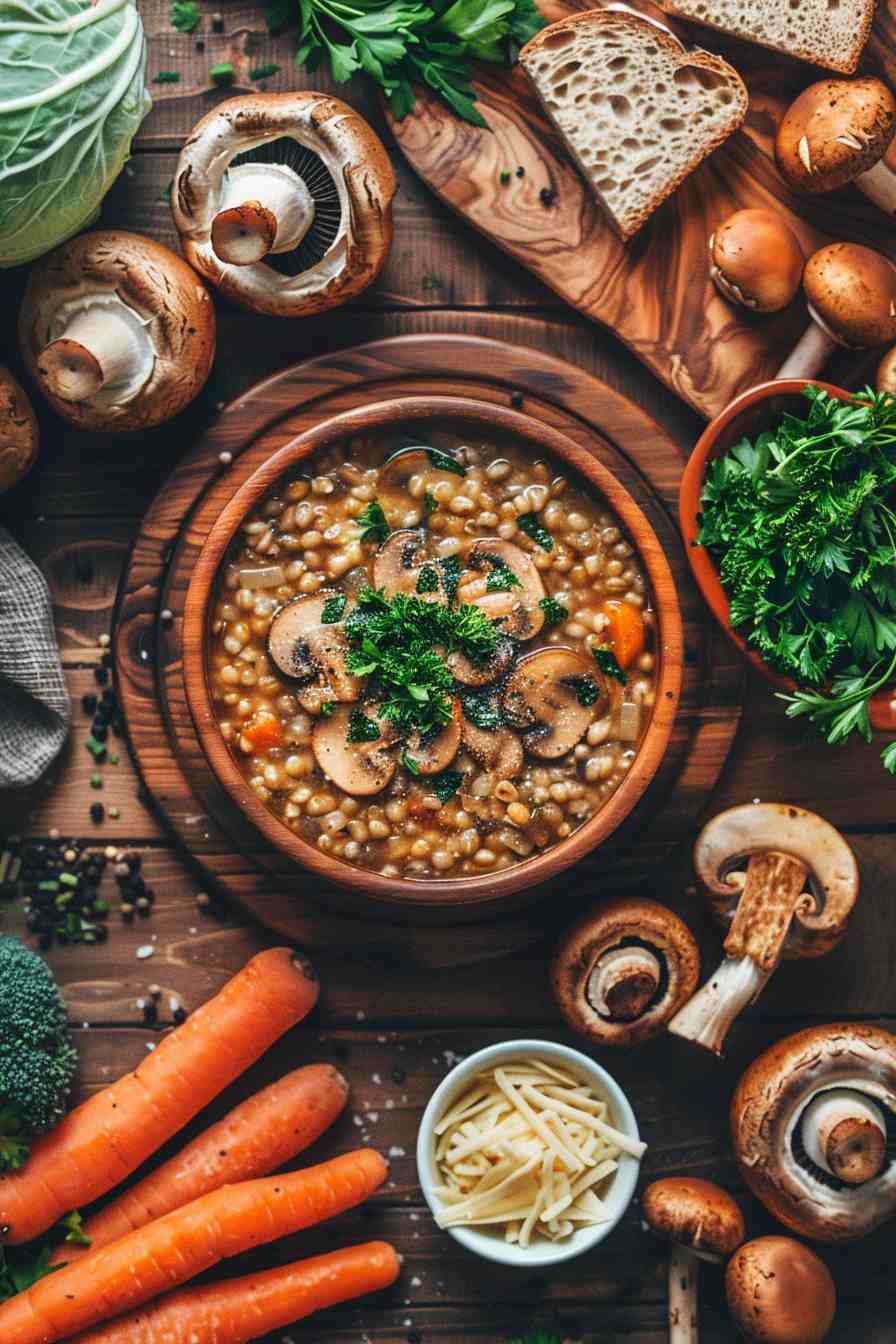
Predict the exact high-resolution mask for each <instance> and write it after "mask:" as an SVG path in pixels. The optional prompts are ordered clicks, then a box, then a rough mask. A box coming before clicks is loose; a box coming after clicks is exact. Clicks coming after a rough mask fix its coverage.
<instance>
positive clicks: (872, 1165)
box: [731, 1022, 896, 1242]
mask: <svg viewBox="0 0 896 1344" xmlns="http://www.w3.org/2000/svg"><path fill="white" fill-rule="evenodd" d="M894 1112H896V1036H892V1035H891V1034H890V1033H889V1032H886V1031H882V1030H881V1029H880V1028H879V1027H872V1026H867V1025H865V1024H864V1023H858V1022H843V1023H837V1024H834V1025H832V1026H823V1027H810V1028H809V1029H808V1030H806V1031H800V1032H797V1033H796V1034H795V1035H793V1036H788V1037H786V1038H785V1039H784V1040H782V1041H779V1042H778V1043H777V1044H776V1045H773V1046H772V1047H771V1049H769V1050H767V1051H766V1052H765V1054H763V1055H760V1056H759V1058H758V1059H756V1060H754V1062H753V1063H752V1064H751V1065H750V1067H749V1068H748V1069H747V1070H746V1072H745V1073H744V1075H743V1077H742V1078H741V1080H740V1082H739V1083H738V1085H737V1088H736V1090H735V1093H734V1096H733V1098H732V1100H731V1135H732V1140H733V1143H734V1155H735V1157H736V1158H737V1163H738V1166H739V1168H740V1172H741V1175H742V1176H743V1179H744V1181H745V1182H746V1184H747V1185H748V1186H749V1188H750V1189H751V1190H752V1192H753V1194H754V1195H756V1197H757V1198H758V1199H760V1200H761V1201H762V1203H763V1204H764V1205H765V1207H766V1208H767V1209H768V1210H769V1212H770V1213H771V1214H772V1215H773V1216H774V1217H775V1218H777V1219H778V1221H779V1222H782V1223H784V1224H785V1226H786V1227H789V1228H790V1229H791V1230H792V1231H794V1232H797V1233H799V1234H800V1235H801V1236H804V1237H809V1238H810V1239H811V1240H813V1241H830V1242H833V1241H853V1240H855V1239H856V1238H857V1237H863V1236H866V1235H867V1234H868V1233H869V1232H872V1231H873V1230H874V1228H876V1227H879V1226H880V1224H881V1223H884V1222H886V1221H887V1220H888V1219H890V1218H892V1217H894V1216H896V1163H893V1162H892V1161H891V1160H890V1159H889V1157H888V1155H887V1131H888V1126H891V1125H892V1124H893V1120H894Z"/></svg>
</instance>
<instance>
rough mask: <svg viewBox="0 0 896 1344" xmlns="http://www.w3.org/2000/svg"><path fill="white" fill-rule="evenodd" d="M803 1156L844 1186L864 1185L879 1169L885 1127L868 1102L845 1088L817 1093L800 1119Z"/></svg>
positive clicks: (877, 1173)
mask: <svg viewBox="0 0 896 1344" xmlns="http://www.w3.org/2000/svg"><path fill="white" fill-rule="evenodd" d="M802 1139H803V1147H804V1148H805V1150H806V1153H807V1155H808V1156H809V1157H811V1159H812V1161H813V1162H814V1163H815V1165H816V1166H818V1167H821V1168H822V1169H823V1170H824V1171H828V1172H830V1174H831V1175H832V1176H836V1177H837V1179H838V1180H841V1181H843V1182H844V1183H845V1184H846V1185H864V1184H865V1182H866V1181H871V1180H873V1179H874V1178H875V1176H879V1175H880V1172H881V1170H882V1169H883V1165H884V1160H885V1154H886V1143H887V1126H886V1121H885V1120H884V1117H883V1113H882V1111H881V1109H880V1107H879V1106H876V1105H875V1104H874V1102H873V1101H871V1100H870V1098H868V1097H866V1096H864V1095H863V1094H862V1093H861V1092H857V1091H854V1090H853V1089H852V1088H849V1087H833V1088H830V1089H829V1090H828V1091H826V1092H820V1093H819V1094H818V1095H817V1096H816V1097H813V1099H812V1101H810V1102H809V1105H808V1106H807V1107H806V1109H805V1111H804V1112H803V1117H802Z"/></svg>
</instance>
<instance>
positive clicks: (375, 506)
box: [358, 499, 391, 546]
mask: <svg viewBox="0 0 896 1344" xmlns="http://www.w3.org/2000/svg"><path fill="white" fill-rule="evenodd" d="M358 522H359V523H360V524H361V540H362V541H374V542H376V543H377V545H379V546H381V545H382V544H383V542H384V541H385V540H386V538H387V537H388V535H389V532H390V530H391V529H390V527H389V524H388V523H387V521H386V515H385V514H384V513H383V506H382V505H381V504H380V502H379V500H377V499H372V500H371V501H370V503H369V504H368V505H367V508H366V509H365V510H364V512H363V513H362V514H359V516H358Z"/></svg>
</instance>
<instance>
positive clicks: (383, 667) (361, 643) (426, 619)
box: [345, 588, 498, 732]
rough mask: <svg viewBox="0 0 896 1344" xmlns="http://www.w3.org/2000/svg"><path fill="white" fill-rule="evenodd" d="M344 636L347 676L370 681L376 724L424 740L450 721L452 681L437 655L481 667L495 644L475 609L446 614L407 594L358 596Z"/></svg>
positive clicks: (493, 635) (367, 593)
mask: <svg viewBox="0 0 896 1344" xmlns="http://www.w3.org/2000/svg"><path fill="white" fill-rule="evenodd" d="M345 629H346V634H347V635H348V639H349V643H350V644H351V648H350V649H349V651H348V653H347V654H346V658H345V665H346V668H347V670H348V671H349V672H350V673H351V674H352V675H353V676H356V677H370V678H371V682H370V684H369V689H370V691H371V693H372V694H373V695H374V696H375V698H376V699H377V700H378V701H380V708H379V716H380V718H384V719H388V720H389V722H390V723H392V724H394V725H395V726H396V727H397V728H398V729H399V731H400V732H410V731H412V730H413V729H418V730H419V731H421V732H426V731H428V730H429V729H430V728H439V727H441V726H442V725H443V724H445V723H447V722H448V720H449V719H450V718H451V691H452V690H453V688H454V678H453V677H452V675H451V672H450V670H449V668H448V665H447V663H446V662H445V657H444V656H443V655H442V654H441V653H437V652H436V649H440V650H444V654H445V655H446V656H447V655H448V654H450V653H453V652H455V651H459V652H461V653H464V654H465V655H466V656H467V657H468V658H469V659H470V660H471V661H472V662H475V663H481V662H483V661H485V660H486V659H488V658H491V657H493V656H494V653H495V649H496V647H497V643H498V632H497V630H496V629H495V627H494V625H492V623H491V621H489V619H488V617H487V616H486V615H485V614H484V612H482V611H480V609H479V608H478V607H474V606H470V605H468V604H466V603H462V604H461V605H460V606H455V607H447V606H444V605H443V604H442V603H440V602H424V601H423V599H422V598H419V597H415V596H409V595H408V594H406V593H396V594H395V596H394V597H391V598H388V597H386V596H385V594H384V593H383V592H382V590H377V589H374V588H362V589H361V591H360V592H359V593H358V605H357V607H355V608H354V610H353V611H352V612H351V614H350V616H349V618H348V620H347V621H346V623H345Z"/></svg>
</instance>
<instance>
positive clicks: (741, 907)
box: [669, 803, 859, 1054]
mask: <svg viewBox="0 0 896 1344" xmlns="http://www.w3.org/2000/svg"><path fill="white" fill-rule="evenodd" d="M744 862H746V869H745V870H744V869H743V867H742V866H741V865H743V864H744ZM694 869H695V872H696V874H697V879H698V881H699V883H700V886H701V887H702V889H703V892H704V895H705V896H706V898H707V900H708V901H709V905H710V908H711V910H712V913H713V914H714V916H715V918H716V919H717V920H718V921H719V923H720V924H722V925H728V935H727V937H726V939H725V960H724V961H723V962H722V964H721V966H719V968H718V969H717V970H716V971H715V973H714V974H713V975H711V976H710V978H709V980H708V981H707V982H706V984H705V985H704V986H703V987H702V989H700V990H699V991H698V992H697V994H696V995H695V996H694V998H693V999H691V1001H690V1002H689V1003H687V1004H685V1006H684V1007H683V1008H682V1009H681V1010H680V1012H678V1013H677V1014H676V1016H675V1017H674V1018H673V1019H672V1021H671V1022H670V1023H669V1030H670V1031H671V1032H674V1033H675V1035H676V1036H684V1037H685V1038H686V1039H688V1040H692V1041H695V1042H696V1043H697V1044H698V1045H702V1046H705V1047H706V1049H707V1050H712V1051H714V1052H715V1053H716V1054H721V1053H722V1047H723V1045H724V1042H725V1037H726V1036H727V1034H728V1031H729V1028H730V1027H731V1024H732V1023H733V1022H734V1020H735V1018H736V1017H737V1016H738V1014H739V1013H741V1012H742V1011H743V1009H744V1008H746V1007H747V1005H748V1004H750V1003H752V1002H753V1000H754V999H756V998H757V997H758V995H759V994H760V993H761V991H762V989H763V988H764V986H765V984H766V982H767V980H768V979H769V977H770V976H771V975H772V974H773V973H774V971H775V970H776V968H777V967H778V965H779V964H780V962H781V959H782V958H784V957H787V958H797V957H820V956H823V955H824V954H825V953H826V952H829V951H830V950H831V948H832V947H834V945H835V944H836V943H837V942H839V940H840V939H841V938H842V937H843V935H844V933H845V932H846V923H847V920H848V918H849V915H850V912H851V910H852V908H853V905H854V904H855V901H856V897H857V896H858V891H859V873H858V868H857V866H856V861H855V856H854V855H853V852H852V850H851V849H850V848H849V845H848V844H847V843H846V841H845V840H844V839H843V837H842V836H841V835H840V833H839V831H836V830H835V829H834V827H833V826H831V825H830V823H829V822H827V821H824V820H823V819H822V818H821V817H818V816H816V815H815V813H814V812H806V811H804V810H803V809H802V808H800V807H791V806H786V805H785V804H783V803H746V804H744V805H743V806H741V807H732V808H729V809H728V811H727V812H722V813H720V814H719V815H718V816H717V817H714V818H713V819H712V820H711V821H709V822H707V824H706V825H705V826H704V828H703V830H702V831H701V832H700V834H699V835H698V837H697V840H696V843H695V845H694Z"/></svg>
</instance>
